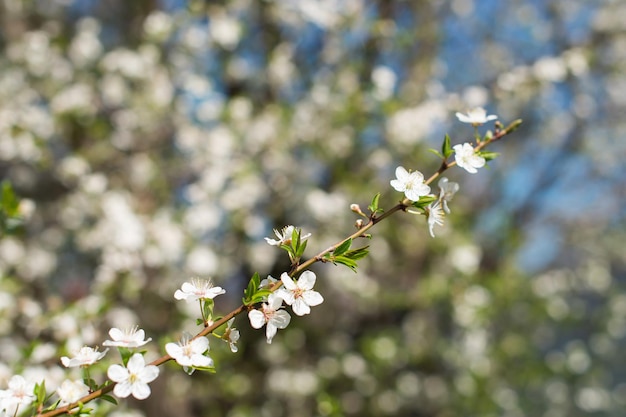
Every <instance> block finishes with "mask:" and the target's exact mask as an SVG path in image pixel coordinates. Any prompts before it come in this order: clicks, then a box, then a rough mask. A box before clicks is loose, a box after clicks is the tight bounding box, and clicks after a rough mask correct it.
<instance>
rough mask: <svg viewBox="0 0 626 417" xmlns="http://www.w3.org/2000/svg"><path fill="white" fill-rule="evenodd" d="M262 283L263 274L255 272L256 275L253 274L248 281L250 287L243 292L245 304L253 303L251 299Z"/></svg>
mask: <svg viewBox="0 0 626 417" xmlns="http://www.w3.org/2000/svg"><path fill="white" fill-rule="evenodd" d="M260 285H261V276H260V275H259V273H258V272H255V273H254V275H252V278H250V281H249V282H248V287H247V288H246V289H245V291H244V292H243V294H244V298H243V303H244V304H245V305H250V304H252V303H251V302H250V300H251V299H252V297H253V296H254V294H255V293H256V292H257V291H258V289H259V286H260Z"/></svg>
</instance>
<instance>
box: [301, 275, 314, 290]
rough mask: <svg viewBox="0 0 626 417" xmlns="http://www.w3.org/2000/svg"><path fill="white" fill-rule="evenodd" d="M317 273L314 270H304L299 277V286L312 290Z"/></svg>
mask: <svg viewBox="0 0 626 417" xmlns="http://www.w3.org/2000/svg"><path fill="white" fill-rule="evenodd" d="M316 278H317V277H316V276H315V273H314V272H312V271H304V272H303V273H302V275H300V278H298V287H299V288H301V289H303V290H310V289H312V288H313V286H314V285H315V280H316Z"/></svg>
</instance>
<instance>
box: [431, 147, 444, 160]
mask: <svg viewBox="0 0 626 417" xmlns="http://www.w3.org/2000/svg"><path fill="white" fill-rule="evenodd" d="M428 152H430V153H434V154H435V155H437V156H438V157H439V158H441V159H446V158H445V157H444V156H443V155H442V154H441V152H439V151H438V150H437V149H433V148H429V149H428Z"/></svg>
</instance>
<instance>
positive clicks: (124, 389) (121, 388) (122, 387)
mask: <svg viewBox="0 0 626 417" xmlns="http://www.w3.org/2000/svg"><path fill="white" fill-rule="evenodd" d="M132 391H133V386H132V385H131V383H130V382H128V381H123V382H118V383H117V385H116V386H115V388H113V394H115V396H116V397H118V398H126V397H128V396H129V395H130V394H131V392H132Z"/></svg>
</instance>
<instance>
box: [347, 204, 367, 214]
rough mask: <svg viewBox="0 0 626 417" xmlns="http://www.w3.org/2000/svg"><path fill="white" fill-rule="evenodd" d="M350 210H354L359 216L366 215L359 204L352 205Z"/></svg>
mask: <svg viewBox="0 0 626 417" xmlns="http://www.w3.org/2000/svg"><path fill="white" fill-rule="evenodd" d="M350 210H352V211H353V212H355V213H356V214H358V215H361V216H365V213H363V211H362V210H361V207H360V206H359V205H358V204H354V203H352V204H350Z"/></svg>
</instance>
